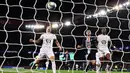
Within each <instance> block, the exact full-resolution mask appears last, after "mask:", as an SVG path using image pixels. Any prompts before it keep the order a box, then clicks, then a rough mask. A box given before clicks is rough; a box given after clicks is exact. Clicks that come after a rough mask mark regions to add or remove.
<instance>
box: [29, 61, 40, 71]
mask: <svg viewBox="0 0 130 73" xmlns="http://www.w3.org/2000/svg"><path fill="white" fill-rule="evenodd" d="M39 62H40V59H35V60H34V62H33V63H32V65H31V66H32V67H33V66H34V65H35V66H36V69H38V66H39V65H38V64H39ZM32 67H31V68H30V69H32Z"/></svg>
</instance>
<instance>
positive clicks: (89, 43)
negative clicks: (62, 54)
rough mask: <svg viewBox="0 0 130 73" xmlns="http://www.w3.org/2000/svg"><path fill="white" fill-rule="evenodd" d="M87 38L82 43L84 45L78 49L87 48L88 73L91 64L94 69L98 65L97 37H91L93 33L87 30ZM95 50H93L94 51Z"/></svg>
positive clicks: (86, 69)
mask: <svg viewBox="0 0 130 73" xmlns="http://www.w3.org/2000/svg"><path fill="white" fill-rule="evenodd" d="M86 35H87V36H86V37H85V38H84V39H83V41H82V45H81V46H80V45H78V46H77V48H86V55H85V58H86V60H87V66H86V68H85V73H87V71H88V68H89V66H90V64H92V66H93V68H95V65H96V52H97V50H96V49H94V48H96V41H95V40H96V39H95V37H92V36H91V31H90V30H87V32H86ZM92 48H93V49H92Z"/></svg>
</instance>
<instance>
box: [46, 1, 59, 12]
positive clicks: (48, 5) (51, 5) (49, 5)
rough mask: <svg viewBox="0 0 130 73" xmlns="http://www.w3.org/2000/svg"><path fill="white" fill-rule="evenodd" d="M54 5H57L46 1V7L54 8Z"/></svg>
mask: <svg viewBox="0 0 130 73" xmlns="http://www.w3.org/2000/svg"><path fill="white" fill-rule="evenodd" d="M56 7H57V5H56V3H55V2H48V3H47V4H46V8H47V9H49V10H54V9H55V8H56Z"/></svg>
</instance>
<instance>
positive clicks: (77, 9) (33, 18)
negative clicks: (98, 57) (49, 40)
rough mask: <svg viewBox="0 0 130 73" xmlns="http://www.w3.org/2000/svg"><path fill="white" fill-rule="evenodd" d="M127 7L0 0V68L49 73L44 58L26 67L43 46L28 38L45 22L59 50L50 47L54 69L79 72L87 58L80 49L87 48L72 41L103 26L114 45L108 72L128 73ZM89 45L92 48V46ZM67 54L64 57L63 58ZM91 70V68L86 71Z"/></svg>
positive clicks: (92, 1)
mask: <svg viewBox="0 0 130 73" xmlns="http://www.w3.org/2000/svg"><path fill="white" fill-rule="evenodd" d="M50 1H51V2H54V3H55V4H56V6H54V7H55V8H53V9H47V8H48V7H46V6H48V5H46V4H47V2H50ZM50 6H51V5H50ZM52 6H53V5H52ZM129 8H130V2H129V0H0V72H1V73H7V72H12V73H21V72H22V73H24V72H30V73H33V72H36V73H37V72H44V71H45V72H47V73H50V72H51V71H49V69H50V70H51V62H49V63H48V58H47V57H43V60H42V61H41V62H40V64H39V65H38V67H37V65H29V64H31V63H32V62H33V61H34V59H35V58H36V56H37V55H38V53H39V51H40V48H41V45H42V43H39V44H35V43H30V42H29V39H38V38H39V37H40V35H41V34H42V33H45V32H46V27H47V26H49V25H51V26H52V33H53V34H55V35H56V36H57V39H58V41H59V42H60V44H61V46H62V48H63V50H62V51H59V49H58V47H57V46H56V45H55V44H54V45H53V48H54V49H53V51H54V54H55V61H56V69H57V72H59V73H64V72H65V73H66V72H71V73H75V71H78V70H80V71H84V70H85V68H86V66H87V65H86V63H87V62H88V61H86V59H85V55H84V53H86V52H87V51H85V50H86V48H85V47H83V48H77V45H82V40H83V39H84V38H85V37H86V31H87V30H91V34H92V37H96V36H97V35H99V34H100V33H101V32H100V29H101V28H106V29H107V34H108V35H109V36H110V37H111V40H112V43H113V45H114V46H116V49H114V48H112V47H109V49H110V51H111V54H112V60H111V62H112V66H111V68H112V69H111V70H112V71H113V72H115V71H116V72H120V71H121V72H125V71H127V72H129V71H130V12H129ZM92 49H94V50H97V48H96V46H92ZM66 54H68V56H69V58H68V56H67V57H65V55H66ZM94 56H95V55H93V56H92V57H94ZM47 65H48V67H47ZM47 68H48V71H47ZM36 69H38V70H36ZM40 69H41V70H40ZM63 70H65V71H63ZM92 70H93V68H91V67H90V68H89V71H92ZM102 70H105V66H103V68H102ZM78 73H80V72H78Z"/></svg>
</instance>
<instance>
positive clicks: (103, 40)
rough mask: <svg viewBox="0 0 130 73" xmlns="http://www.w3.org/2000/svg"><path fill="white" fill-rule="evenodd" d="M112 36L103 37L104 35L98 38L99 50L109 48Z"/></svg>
mask: <svg viewBox="0 0 130 73" xmlns="http://www.w3.org/2000/svg"><path fill="white" fill-rule="evenodd" d="M110 40H111V39H110V36H108V35H103V34H100V35H98V36H97V41H98V48H99V49H101V48H104V49H105V48H108V41H110Z"/></svg>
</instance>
